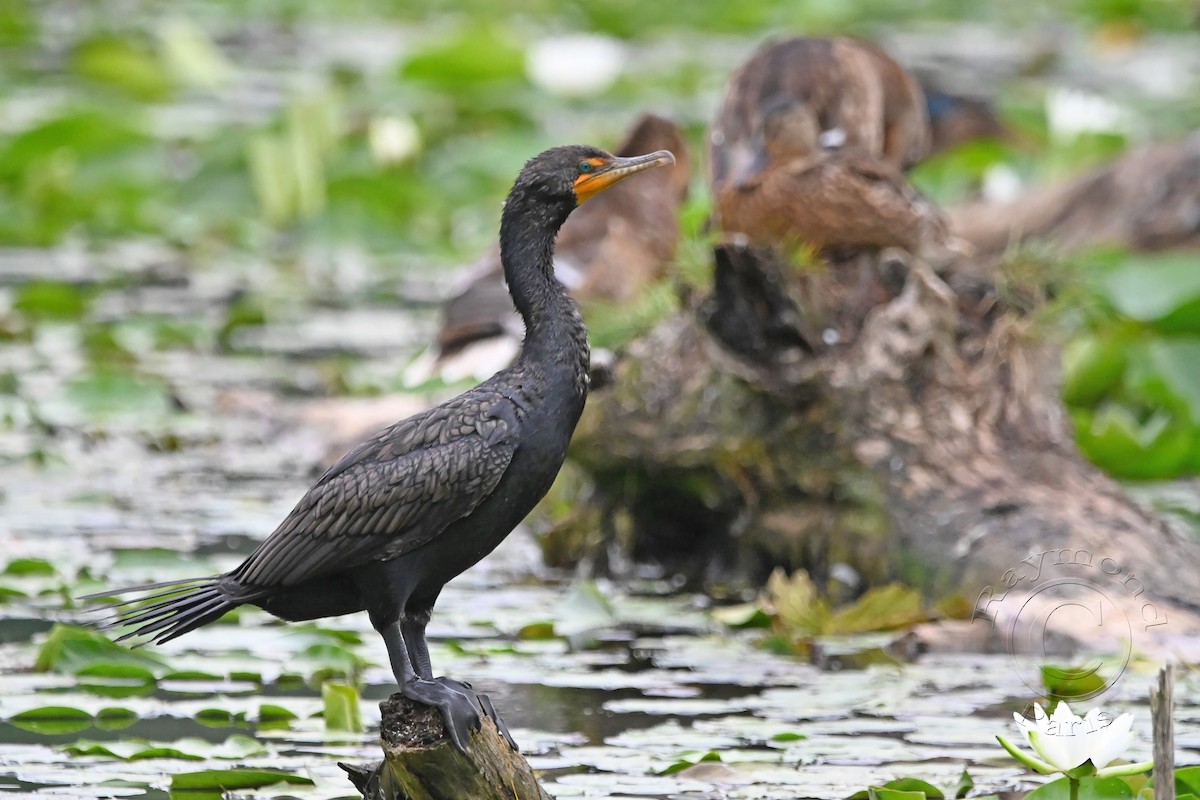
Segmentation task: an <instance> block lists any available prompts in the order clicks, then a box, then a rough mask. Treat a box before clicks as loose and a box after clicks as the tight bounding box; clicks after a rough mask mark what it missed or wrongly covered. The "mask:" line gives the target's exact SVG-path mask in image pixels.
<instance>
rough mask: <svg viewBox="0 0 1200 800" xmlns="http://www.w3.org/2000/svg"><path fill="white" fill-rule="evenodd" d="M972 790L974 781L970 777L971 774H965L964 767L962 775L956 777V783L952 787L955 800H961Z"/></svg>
mask: <svg viewBox="0 0 1200 800" xmlns="http://www.w3.org/2000/svg"><path fill="white" fill-rule="evenodd" d="M974 788H975V779H974V778H972V777H971V773H969V772H967V770H966V768H965V767H964V768H963V771H962V775H959V776H958V783H957V784H955V786H954V798H955V800H961V798H963V797H966V796H967V795H968V794H970V793H971V790H972V789H974Z"/></svg>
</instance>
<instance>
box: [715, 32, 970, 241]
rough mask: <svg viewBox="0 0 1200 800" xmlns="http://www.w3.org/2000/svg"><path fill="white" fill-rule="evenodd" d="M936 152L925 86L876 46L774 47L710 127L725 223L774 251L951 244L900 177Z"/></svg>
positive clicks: (754, 62) (735, 84) (803, 43)
mask: <svg viewBox="0 0 1200 800" xmlns="http://www.w3.org/2000/svg"><path fill="white" fill-rule="evenodd" d="M929 147H930V128H929V117H928V113H927V111H926V106H925V97H924V94H923V93H922V91H921V87H920V85H919V84H918V83H917V82H916V80H915V79H914V78H913V77H912V76H911V75H910V74H909V73H908V72H907V71H906V70H905V69H904V68H903V67H902V66H900V65H899V64H898V63H896V62H895V61H894V60H893V59H892V58H890V57H889V56H888V55H887V54H886V53H884V52H883V51H882V50H881V49H880V48H879V47H877V46H876V45H874V44H871V43H869V42H863V41H859V40H855V39H844V38H838V39H818V38H796V39H787V40H784V41H781V42H776V43H773V44H767V45H765V46H764V47H763V48H761V49H760V50H759V51H758V52H757V53H756V54H755V55H754V56H752V57H751V58H750V60H749V61H747V62H746V64H744V65H743V66H742V67H741V68H740V69H739V70H738V71H737V72H735V73H734V74H733V76H732V77H731V78H730V79H729V83H728V85H727V87H726V89H725V94H724V97H723V100H722V103H721V107H720V109H719V111H718V113H717V119H716V122H715V124H714V126H713V132H712V139H711V160H710V163H711V182H712V187H713V198H714V206H715V211H716V217H717V220H718V222H719V224H720V226H721V228H722V229H723V230H725V231H726V232H728V233H740V234H744V235H746V236H747V237H749V238H750V239H751V240H754V241H760V242H765V243H777V244H779V243H804V244H807V245H809V246H811V247H813V248H815V249H817V250H835V249H842V248H881V247H889V246H901V247H905V248H908V249H910V250H917V249H919V248H921V247H922V246H924V245H925V244H927V243H929V242H940V241H941V240H943V239H944V238H945V235H946V228H945V222H944V220H943V219H942V216H941V214H940V212H939V211H938V210H937V209H936V208H935V207H934V206H933V205H932V204H931V203H929V202H928V201H926V200H925V199H924V198H922V197H921V195H920V194H919V193H918V192H917V191H916V190H915V189H913V188H912V187H911V186H910V185H909V183H908V181H907V180H906V179H905V177H904V174H903V172H902V170H904V169H907V168H909V167H911V166H912V165H913V164H915V163H917V162H918V161H920V160H921V159H922V158H924V157H925V155H926V154H927V153H928V152H929Z"/></svg>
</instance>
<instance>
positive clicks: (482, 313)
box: [418, 114, 689, 379]
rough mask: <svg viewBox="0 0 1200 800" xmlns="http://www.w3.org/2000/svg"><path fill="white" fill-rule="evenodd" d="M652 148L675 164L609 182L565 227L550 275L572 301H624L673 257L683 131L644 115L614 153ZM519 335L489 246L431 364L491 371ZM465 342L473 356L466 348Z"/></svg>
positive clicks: (684, 169)
mask: <svg viewBox="0 0 1200 800" xmlns="http://www.w3.org/2000/svg"><path fill="white" fill-rule="evenodd" d="M654 150H670V151H671V152H672V153H674V154H675V157H676V159H677V161H678V166H677V167H676V168H675V169H673V170H660V171H653V172H651V173H649V174H647V175H645V176H643V179H642V180H641V181H628V182H625V183H621V184H619V185H617V186H615V187H613V188H612V189H611V190H610V191H607V192H605V193H604V194H602V195H600V196H598V197H596V198H595V199H594V200H592V202H590V203H588V204H586V205H584V206H582V207H581V208H580V209H579V210H578V211H576V212H575V213H574V214H572V215H571V217H570V219H569V220H568V221H567V223H566V224H565V225H564V226H563V228H562V232H561V233H560V234H559V237H558V246H557V248H556V250H555V256H554V268H555V275H556V277H557V278H558V280H559V281H561V282H562V283H563V284H564V285H565V286H566V287H567V289H568V290H569V291H570V293H571V295H572V296H573V297H575V299H576V300H579V301H581V302H584V303H586V302H587V301H590V300H607V301H611V302H623V301H627V300H629V299H630V298H632V297H634V296H636V295H637V294H638V292H639V291H640V290H641V289H642V288H643V287H644V286H646V285H647V284H648V283H650V282H652V281H655V280H657V279H658V278H661V277H662V276H663V275H664V274H665V272H666V269H667V266H668V265H669V264H670V263H671V262H672V261H673V260H674V258H675V247H676V245H677V244H678V241H679V209H680V206H681V205H682V203H683V201H684V200H685V199H686V197H687V190H688V175H689V169H688V155H687V144H686V142H685V141H684V139H683V134H682V132H681V131H680V130H679V128H678V127H677V126H676V125H675V124H674V123H672V122H670V121H668V120H666V119H663V118H662V117H657V116H654V115H651V114H647V115H644V116H642V117H641V118H640V119H639V120H637V122H635V123H634V125H633V126H632V127H631V128H630V130H629V132H628V133H627V134H626V136H625V140H624V141H623V142H622V143H621V145H620V146H619V147H618V148H617V149H616V154H617V155H618V156H622V155H628V154H633V153H644V152H650V151H654ZM660 173H661V174H660ZM520 339H521V324H520V318H519V317H518V316H517V314H516V311H515V309H514V308H513V304H512V300H511V299H510V297H509V294H508V290H507V289H506V288H505V285H504V273H503V268H502V266H501V264H500V254H499V252H498V251H495V250H493V251H492V252H490V253H488V254H487V255H486V256H484V258H483V259H482V260H481V261H480V262H479V263H478V264H477V265H476V267H475V268H474V269H473V270H471V272H470V273H469V274H468V275H467V276H466V277H465V279H464V281H463V283H462V289H461V290H460V291H459V292H458V294H456V295H455V296H454V297H453V298H452V299H451V300H449V301H448V302H447V303H446V304H445V306H444V307H443V309H442V325H441V328H440V330H439V331H438V334H437V341H436V362H437V365H436V366H435V367H434V369H436V370H438V371H439V372H441V374H442V375H443V377H446V378H447V379H458V378H464V377H468V376H470V375H475V374H478V373H480V372H484V373H487V374H490V373H491V372H492V371H494V370H495V369H496V367H497V363H496V362H497V361H506V360H508V359H511V358H512V357H513V356H515V354H516V348H517V345H518V344H519V342H520ZM468 347H471V349H472V350H474V352H475V356H477V358H476V357H472V355H471V354H468V353H465V352H464V351H465V350H466V349H467V348H468ZM501 366H503V364H501ZM418 373H419V370H418Z"/></svg>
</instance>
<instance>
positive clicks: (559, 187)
mask: <svg viewBox="0 0 1200 800" xmlns="http://www.w3.org/2000/svg"><path fill="white" fill-rule="evenodd" d="M674 163H675V156H673V155H672V154H671V152H670V151H669V150H658V151H656V152H653V153H649V154H647V155H644V156H633V157H631V158H620V157H618V156H614V155H613V154H612V153H607V152H605V151H604V150H601V149H600V148H598V147H589V146H587V145H571V146H569V147H555V148H552V149H550V150H547V151H546V152H544V153H542V154H541V155H538V156H534V157H533V158H531V159H530V160H529V163H527V164H526V165H525V168H524V169H523V170H521V174H520V175H519V176H518V177H517V182H516V184H514V185H513V192H514V194H515V193H517V192H521V193H522V194H525V195H527V196H529V197H530V198H531V199H535V200H538V201H541V202H542V203H545V204H546V205H549V206H562V207H565V208H566V209H571V208H574V207H575V206H577V205H579V204H580V203H582V202H583V201H584V200H587V199H588V198H589V197H593V196H595V195H597V194H599V193H600V192H602V191H604V190H605V189H607V188H608V187H610V186H612V185H614V184H615V183H617V182H618V181H620V180H622V179H623V178H628V177H629V176H630V175H633V174H635V173H638V172H641V171H642V170H647V169H650V168H651V167H658V166H662V165H664V164H674Z"/></svg>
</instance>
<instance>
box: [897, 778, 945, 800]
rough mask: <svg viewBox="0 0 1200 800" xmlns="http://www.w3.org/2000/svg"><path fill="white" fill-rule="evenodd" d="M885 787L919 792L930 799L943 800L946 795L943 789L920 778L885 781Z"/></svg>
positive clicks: (899, 790)
mask: <svg viewBox="0 0 1200 800" xmlns="http://www.w3.org/2000/svg"><path fill="white" fill-rule="evenodd" d="M883 788H885V789H891V790H893V791H898V792H919V793H921V794H923V795H924V796H925V797H927V798H929V800H942V798H943V797H945V795H944V794H942V790H941V789H939V788H938V787H936V786H934V785H933V784H932V783H929V782H928V781H923V780H921V779H920V778H896V779H895V780H893V781H888V782H887V783H885V784H884V785H883Z"/></svg>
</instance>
